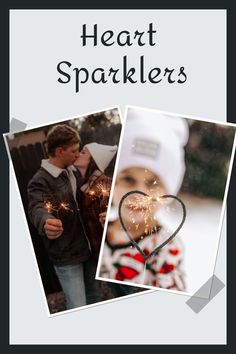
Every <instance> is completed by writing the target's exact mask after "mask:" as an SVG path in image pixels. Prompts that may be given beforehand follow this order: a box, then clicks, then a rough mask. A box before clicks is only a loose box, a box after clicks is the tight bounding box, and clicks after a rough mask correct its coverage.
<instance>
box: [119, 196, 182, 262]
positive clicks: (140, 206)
mask: <svg viewBox="0 0 236 354" xmlns="http://www.w3.org/2000/svg"><path fill="white" fill-rule="evenodd" d="M131 195H132V197H131V198H130V196H131ZM137 195H138V196H137ZM128 197H129V199H128ZM168 198H169V199H175V200H177V201H178V203H179V204H180V205H181V207H182V211H183V216H182V220H181V222H180V224H179V226H178V227H177V228H176V230H175V231H174V232H173V233H172V234H171V236H170V237H169V238H168V239H166V240H165V241H164V242H163V243H162V244H161V245H159V246H157V247H156V248H155V249H154V250H153V251H152V252H150V253H149V254H148V255H146V254H145V253H144V252H143V250H142V249H141V248H140V246H139V245H138V243H137V242H136V241H135V240H134V239H133V237H132V236H131V234H130V232H129V231H130V227H128V228H127V227H126V225H125V223H124V221H123V219H122V214H121V208H122V205H123V203H125V205H126V206H127V207H129V208H130V215H131V218H132V217H134V216H132V212H133V214H134V211H140V213H141V215H142V217H143V220H144V225H145V234H146V233H147V234H150V233H152V232H154V231H157V230H158V228H159V226H157V220H156V219H155V217H153V216H152V210H153V208H154V204H155V203H156V202H160V203H162V202H164V200H165V199H168ZM118 213H119V219H120V223H121V226H122V228H123V230H124V231H125V233H126V235H127V237H128V238H129V240H130V242H131V244H132V245H133V247H135V248H136V249H137V250H138V251H139V252H140V254H141V255H142V256H143V257H144V259H145V263H146V261H147V259H148V258H150V257H152V256H154V255H156V254H157V252H158V251H159V250H160V249H161V248H162V247H164V246H165V245H166V244H167V243H169V242H170V241H171V240H172V239H173V238H174V237H175V236H176V235H177V234H178V232H179V230H180V229H181V228H182V226H183V224H184V222H185V219H186V207H185V204H184V203H183V202H182V200H181V199H180V198H178V197H176V196H174V195H171V194H169V195H167V194H166V195H162V196H158V197H150V196H148V195H147V194H146V193H144V192H141V191H137V190H136V191H130V192H128V193H126V194H125V195H124V196H123V197H122V198H121V200H120V203H119V210H118ZM131 221H132V219H131ZM154 221H155V222H154ZM136 230H137V228H136Z"/></svg>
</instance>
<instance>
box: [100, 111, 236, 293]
mask: <svg viewBox="0 0 236 354" xmlns="http://www.w3.org/2000/svg"><path fill="white" fill-rule="evenodd" d="M235 128H236V127H235V124H231V123H222V122H216V121H210V120H209V121H208V120H206V119H199V118H197V119H196V118H188V117H184V116H180V115H178V114H172V113H169V112H162V111H156V110H150V109H146V108H140V107H133V106H129V107H128V108H127V110H126V115H125V121H124V123H123V135H122V136H121V142H120V148H119V152H118V158H117V164H116V167H115V173H114V180H113V184H112V189H111V196H112V198H111V201H110V205H109V207H108V211H107V213H108V218H107V219H106V224H105V226H104V229H105V232H104V237H103V241H102V245H101V249H100V256H99V262H98V267H97V273H96V279H100V280H106V281H111V282H114V283H121V284H122V283H125V284H128V285H134V286H140V287H144V288H149V289H161V290H166V291H174V292H182V293H184V294H189V295H193V294H194V293H195V292H196V291H197V290H198V289H199V288H200V287H201V286H202V285H203V284H204V283H205V282H207V281H208V280H209V279H210V278H211V277H212V276H213V274H214V267H215V263H216V256H217V250H218V246H219V242H220V234H221V229H222V225H223V220H224V211H225V206H226V197H227V192H228V188H229V182H230V174H231V169H232V164H233V159H234V152H235ZM104 220H105V215H104ZM209 295H210V287H209V292H208V293H207V292H206V293H205V294H204V295H201V297H206V298H208V297H209Z"/></svg>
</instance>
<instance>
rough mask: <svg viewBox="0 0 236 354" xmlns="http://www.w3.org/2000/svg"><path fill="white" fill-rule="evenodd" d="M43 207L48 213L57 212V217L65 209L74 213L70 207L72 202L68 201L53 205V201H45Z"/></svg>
mask: <svg viewBox="0 0 236 354" xmlns="http://www.w3.org/2000/svg"><path fill="white" fill-rule="evenodd" d="M43 208H44V209H46V210H47V212H48V213H51V212H53V211H55V212H56V214H57V218H59V211H60V210H64V211H67V212H71V213H73V212H74V211H73V209H71V208H70V204H69V203H66V202H60V203H59V204H58V205H53V204H52V202H51V201H44V204H43Z"/></svg>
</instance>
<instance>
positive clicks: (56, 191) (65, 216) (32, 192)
mask: <svg viewBox="0 0 236 354" xmlns="http://www.w3.org/2000/svg"><path fill="white" fill-rule="evenodd" d="M28 202H29V207H28V214H29V217H30V220H31V222H32V224H33V225H34V226H35V227H36V229H37V230H38V233H39V234H40V235H41V236H42V237H43V240H44V244H45V247H46V250H47V252H48V254H49V257H50V259H51V261H52V262H53V264H55V265H57V266H62V265H71V264H77V263H80V262H84V261H86V260H87V259H88V258H89V257H90V249H89V248H90V245H89V242H88V240H87V238H86V235H85V232H84V228H83V225H82V222H81V216H80V211H79V209H78V204H77V201H76V200H75V198H74V196H73V192H72V187H71V183H70V180H69V177H68V174H67V172H66V171H62V172H61V173H60V174H59V176H57V177H54V176H53V175H51V174H50V173H49V172H48V171H46V170H45V169H44V168H43V167H41V168H40V169H39V170H38V172H37V173H36V174H35V175H34V177H33V178H32V179H31V181H30V182H29V184H28ZM61 203H63V206H64V207H62V205H61ZM48 205H49V206H50V207H48V208H47V206H48ZM48 218H57V219H60V220H61V221H62V225H63V229H64V231H63V233H62V235H61V236H60V237H58V238H56V239H54V240H49V239H48V238H47V236H46V234H45V232H44V223H45V221H46V219H48Z"/></svg>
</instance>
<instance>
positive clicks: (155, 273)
mask: <svg viewBox="0 0 236 354" xmlns="http://www.w3.org/2000/svg"><path fill="white" fill-rule="evenodd" d="M162 234H163V230H162V231H159V232H158V233H154V234H152V235H149V236H146V237H145V238H144V239H141V240H140V241H139V242H138V245H139V247H140V248H141V249H142V250H143V251H144V253H145V254H149V253H151V251H153V250H154V249H155V247H156V246H157V244H160V239H161V237H162ZM100 276H101V277H103V278H108V279H114V280H120V281H124V282H125V281H127V282H132V283H135V284H140V285H141V284H142V285H148V286H150V287H160V288H165V289H173V290H179V291H186V289H185V280H184V271H183V244H182V242H181V240H180V239H179V238H177V237H176V238H174V239H173V240H172V241H171V242H169V243H168V244H167V245H166V246H164V247H163V248H162V249H161V250H160V251H159V252H158V254H157V255H155V256H153V257H151V258H149V259H148V260H147V264H146V269H145V261H144V257H143V256H142V255H141V254H140V253H139V252H138V250H137V249H136V248H134V247H133V246H130V245H125V246H122V247H111V246H110V245H109V244H108V243H107V242H105V244H104V248H103V254H102V262H101V268H100Z"/></svg>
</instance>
